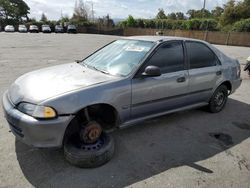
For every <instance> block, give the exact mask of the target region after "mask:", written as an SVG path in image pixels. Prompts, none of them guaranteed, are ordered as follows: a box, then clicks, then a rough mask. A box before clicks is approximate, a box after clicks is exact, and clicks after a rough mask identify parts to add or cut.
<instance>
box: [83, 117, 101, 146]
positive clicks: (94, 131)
mask: <svg viewBox="0 0 250 188" xmlns="http://www.w3.org/2000/svg"><path fill="white" fill-rule="evenodd" d="M101 134H102V127H101V126H100V124H99V123H97V122H96V121H91V122H89V123H88V124H87V125H86V126H84V128H83V129H82V130H81V132H80V138H81V140H82V141H83V142H84V143H86V144H93V143H95V142H96V141H97V140H98V139H99V138H100V136H101Z"/></svg>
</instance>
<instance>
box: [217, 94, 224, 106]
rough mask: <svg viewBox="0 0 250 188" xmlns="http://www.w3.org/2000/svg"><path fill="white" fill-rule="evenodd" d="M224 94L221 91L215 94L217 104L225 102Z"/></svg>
mask: <svg viewBox="0 0 250 188" xmlns="http://www.w3.org/2000/svg"><path fill="white" fill-rule="evenodd" d="M224 98H225V96H224V94H223V93H222V92H219V93H218V94H217V95H216V96H215V103H216V105H217V106H220V105H222V104H223V102H224Z"/></svg>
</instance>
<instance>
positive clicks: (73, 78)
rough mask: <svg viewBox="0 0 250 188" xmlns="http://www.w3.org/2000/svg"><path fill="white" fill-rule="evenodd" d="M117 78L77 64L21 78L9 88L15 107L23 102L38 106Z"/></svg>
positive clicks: (39, 71) (40, 71)
mask: <svg viewBox="0 0 250 188" xmlns="http://www.w3.org/2000/svg"><path fill="white" fill-rule="evenodd" d="M115 78H116V77H114V76H110V75H106V74H104V73H101V72H98V71H95V70H91V69H89V68H86V67H84V66H82V65H79V64H77V63H70V64H64V65H58V66H53V67H49V68H45V69H40V70H37V71H33V72H30V73H27V74H25V75H23V76H21V77H19V78H18V79H17V80H16V81H15V82H14V83H13V84H12V85H11V87H10V88H9V98H10V100H11V101H12V102H13V103H14V104H15V105H16V104H18V103H20V102H21V101H25V102H30V103H35V104H38V103H40V102H42V101H44V100H46V99H49V98H52V97H55V96H57V95H61V94H63V93H67V92H70V91H73V90H77V89H81V88H84V87H88V86H92V85H96V84H100V83H103V82H107V81H111V80H113V79H115Z"/></svg>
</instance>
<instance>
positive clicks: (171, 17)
mask: <svg viewBox="0 0 250 188" xmlns="http://www.w3.org/2000/svg"><path fill="white" fill-rule="evenodd" d="M168 19H170V20H176V14H175V13H174V12H172V13H170V14H168Z"/></svg>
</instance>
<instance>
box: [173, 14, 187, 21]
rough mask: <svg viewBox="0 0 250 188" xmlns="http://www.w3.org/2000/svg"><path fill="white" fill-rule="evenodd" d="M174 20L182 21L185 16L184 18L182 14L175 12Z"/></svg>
mask: <svg viewBox="0 0 250 188" xmlns="http://www.w3.org/2000/svg"><path fill="white" fill-rule="evenodd" d="M175 14H176V19H177V20H184V19H185V16H184V13H183V12H176V13H175Z"/></svg>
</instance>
